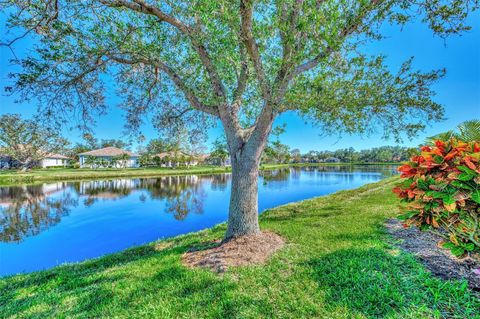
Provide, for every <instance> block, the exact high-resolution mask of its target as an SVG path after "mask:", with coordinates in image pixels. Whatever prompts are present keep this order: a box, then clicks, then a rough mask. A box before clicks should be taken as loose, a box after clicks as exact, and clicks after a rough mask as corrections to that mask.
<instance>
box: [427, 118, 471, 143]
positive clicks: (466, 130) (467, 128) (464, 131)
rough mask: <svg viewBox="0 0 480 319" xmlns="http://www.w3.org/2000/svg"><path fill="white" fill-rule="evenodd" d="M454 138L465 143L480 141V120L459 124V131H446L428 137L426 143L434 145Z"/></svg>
mask: <svg viewBox="0 0 480 319" xmlns="http://www.w3.org/2000/svg"><path fill="white" fill-rule="evenodd" d="M452 137H453V138H456V139H459V140H462V141H464V142H472V141H480V120H470V121H465V122H462V123H460V124H458V126H457V131H446V132H443V133H439V134H437V135H434V136H430V137H427V139H426V140H425V143H426V144H428V145H433V144H434V143H435V141H437V140H441V141H448V140H449V139H451V138H452Z"/></svg>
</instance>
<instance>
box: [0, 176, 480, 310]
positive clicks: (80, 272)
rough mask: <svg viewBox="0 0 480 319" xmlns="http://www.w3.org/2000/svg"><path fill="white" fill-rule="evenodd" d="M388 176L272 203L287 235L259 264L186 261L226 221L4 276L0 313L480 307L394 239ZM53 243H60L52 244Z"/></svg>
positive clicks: (268, 217) (271, 219) (268, 216)
mask: <svg viewBox="0 0 480 319" xmlns="http://www.w3.org/2000/svg"><path fill="white" fill-rule="evenodd" d="M395 181H396V180H395V178H393V179H387V180H384V181H382V182H379V183H375V184H370V185H367V186H364V187H361V188H359V189H356V190H351V191H342V192H339V193H336V194H333V195H330V196H325V197H319V198H316V199H312V200H306V201H303V202H298V203H294V204H290V205H286V206H281V207H278V208H275V209H271V210H269V211H268V212H266V213H264V214H263V215H262V216H261V226H262V228H263V229H269V230H271V231H274V232H277V233H278V234H280V235H282V236H283V237H284V238H285V239H286V240H287V244H286V246H285V247H284V248H283V249H282V250H280V251H279V252H278V253H277V254H276V255H275V256H274V257H273V258H272V259H271V260H270V261H269V262H268V263H267V264H266V265H262V266H250V267H243V268H237V269H230V270H229V271H227V272H226V273H225V274H223V275H217V274H214V273H212V272H210V271H207V270H201V269H188V268H186V267H184V266H183V265H182V264H181V262H180V258H181V255H182V253H184V252H185V251H186V250H187V249H189V248H190V247H192V246H201V245H204V244H206V243H207V242H208V241H210V240H212V239H216V238H221V237H222V235H223V233H224V231H225V225H220V226H217V227H215V228H213V229H210V230H205V231H202V232H199V233H194V234H189V235H185V236H181V237H176V238H173V239H170V240H167V241H162V242H157V243H152V244H149V245H145V246H141V247H138V248H134V249H130V250H127V251H124V252H122V253H118V254H113V255H108V256H106V257H103V258H98V259H94V260H90V261H86V262H84V263H80V264H73V265H65V266H61V267H58V268H54V269H52V270H49V271H43V272H37V273H32V274H29V275H19V276H13V277H8V278H5V279H1V280H0V317H1V318H37V317H38V318H40V317H52V318H62V317H68V318H100V317H102V318H103V317H115V318H139V317H140V318H312V317H320V318H480V299H478V295H477V296H475V295H474V294H473V293H472V292H471V291H470V290H469V289H468V288H467V284H466V282H463V281H444V280H441V279H438V278H435V277H433V276H432V275H431V274H430V273H429V272H427V271H426V270H425V268H424V267H423V266H422V265H421V264H419V263H418V262H417V261H416V260H415V259H414V258H413V257H412V256H411V255H409V254H405V253H402V252H400V251H399V250H397V249H395V248H394V247H392V246H391V245H390V244H389V241H390V240H391V239H389V238H388V236H387V235H386V234H385V232H384V230H383V222H384V220H385V219H386V218H388V217H391V216H395V215H396V214H397V205H398V201H397V199H396V198H395V197H394V195H393V194H392V193H391V188H392V186H393V184H394V183H395ZM52 249H55V247H52Z"/></svg>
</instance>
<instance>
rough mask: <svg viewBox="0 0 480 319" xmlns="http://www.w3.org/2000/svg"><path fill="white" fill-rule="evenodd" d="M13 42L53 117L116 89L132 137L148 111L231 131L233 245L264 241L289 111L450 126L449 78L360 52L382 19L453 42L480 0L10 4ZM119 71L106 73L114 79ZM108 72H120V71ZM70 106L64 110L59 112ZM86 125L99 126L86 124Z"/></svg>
mask: <svg viewBox="0 0 480 319" xmlns="http://www.w3.org/2000/svg"><path fill="white" fill-rule="evenodd" d="M3 3H6V8H5V9H8V10H10V11H9V12H12V14H11V15H10V18H9V21H8V24H9V26H11V27H12V30H17V31H18V30H20V33H19V34H18V36H17V37H13V38H14V40H9V39H5V40H4V45H8V46H10V47H12V44H13V43H14V41H15V39H20V38H22V37H23V36H24V35H25V34H26V33H29V32H30V33H33V32H35V33H36V34H37V36H38V37H39V39H40V42H39V44H38V46H36V53H35V54H32V55H31V56H29V57H27V58H25V59H23V60H21V61H18V62H19V64H20V65H21V66H22V67H23V71H22V72H21V73H19V74H15V75H14V80H15V84H14V85H13V87H10V88H7V89H8V90H9V91H12V92H16V93H18V94H19V95H20V96H23V97H30V96H35V97H37V98H38V101H39V105H40V110H41V112H42V113H43V114H45V115H48V116H53V117H56V116H58V115H62V114H65V112H66V113H69V111H70V112H73V113H74V114H79V115H80V116H81V120H82V122H81V123H89V122H90V121H91V120H92V119H93V116H92V114H94V113H92V112H100V113H101V112H103V111H105V109H106V108H107V106H106V103H105V98H104V96H105V89H106V88H107V87H111V83H110V82H111V81H115V86H116V87H117V90H118V92H117V93H118V95H119V96H121V97H122V98H123V102H122V103H121V107H123V108H124V109H126V110H127V112H128V116H127V118H128V126H129V128H133V129H135V128H138V127H139V126H140V124H142V121H143V119H145V117H144V115H149V117H148V118H150V119H153V124H154V125H155V126H156V127H157V128H159V129H160V130H165V129H167V128H168V129H173V130H176V129H180V128H182V127H185V126H187V127H189V129H190V131H191V132H192V133H195V132H196V133H199V132H200V133H202V132H205V131H206V128H207V127H208V125H209V124H211V123H215V122H216V121H219V122H221V124H222V126H223V129H224V131H225V135H226V138H227V144H228V150H229V153H230V157H231V164H232V196H231V199H230V208H229V218H228V230H227V233H226V236H225V237H226V239H229V238H231V237H236V236H241V235H248V234H253V233H257V232H259V225H258V205H257V178H258V165H259V162H260V158H261V155H262V152H263V150H264V148H265V145H266V143H267V140H268V136H269V134H270V131H271V129H272V124H273V121H274V120H275V118H277V117H278V115H279V114H281V113H283V112H287V111H295V112H298V113H299V114H301V115H303V116H305V117H306V118H307V119H311V120H312V121H313V122H315V123H317V124H319V125H320V126H322V128H323V130H324V132H325V133H341V132H347V133H367V134H368V133H370V132H373V131H375V130H377V129H380V130H382V132H383V133H384V135H385V136H386V137H388V136H395V137H399V136H400V135H401V134H402V133H407V135H408V136H412V135H414V134H415V133H416V132H418V131H419V130H421V129H422V128H423V127H424V125H425V122H427V121H431V120H438V119H440V118H442V108H441V106H440V105H438V104H437V103H435V102H434V101H433V100H432V99H431V97H432V95H433V92H432V91H431V89H430V86H431V84H432V83H434V82H435V81H436V80H438V79H439V78H440V77H441V76H442V75H443V70H440V71H432V72H426V73H423V72H420V71H415V70H413V69H412V60H408V61H406V62H405V63H404V64H402V66H401V67H400V68H399V70H398V72H391V71H390V68H388V67H387V66H386V64H385V58H384V57H383V56H373V57H372V56H368V55H367V54H365V53H362V49H363V48H362V43H365V42H366V41H373V40H379V39H381V35H380V34H379V32H378V30H379V27H380V26H381V25H382V24H383V23H397V24H405V23H407V22H408V21H409V20H410V19H412V18H418V17H421V19H423V21H424V22H426V23H427V24H428V26H429V27H430V28H431V29H432V30H433V32H434V33H435V34H437V35H439V36H441V37H446V36H448V35H450V34H456V33H459V32H461V31H463V30H466V29H468V26H466V25H465V19H466V16H467V14H468V13H469V11H471V10H474V9H476V8H477V7H478V2H477V1H445V3H444V2H443V1H433V2H432V1H405V0H401V1H381V0H369V1H367V0H361V1H351V0H341V1H317V0H295V1H294V0H278V1H273V0H272V1H253V0H239V1H231V0H208V1H207V0H205V1H203V0H202V1H182V0H179V1H160V0H91V1H74V2H71V1H66V0H31V1H23V0H21V1H20V0H9V1H6V2H5V1H4V2H3ZM105 75H107V76H105ZM108 75H109V76H108ZM59 109H61V110H62V112H58V110H59ZM85 125H87V124H85Z"/></svg>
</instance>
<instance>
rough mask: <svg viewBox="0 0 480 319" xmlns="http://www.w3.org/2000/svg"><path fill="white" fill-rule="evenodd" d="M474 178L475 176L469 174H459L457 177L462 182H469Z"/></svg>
mask: <svg viewBox="0 0 480 319" xmlns="http://www.w3.org/2000/svg"><path fill="white" fill-rule="evenodd" d="M474 177H475V175H473V174H469V173H461V174H460V175H458V179H459V180H461V181H463V182H466V181H470V180H472V179H473V178H474Z"/></svg>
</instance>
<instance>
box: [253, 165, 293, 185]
mask: <svg viewBox="0 0 480 319" xmlns="http://www.w3.org/2000/svg"><path fill="white" fill-rule="evenodd" d="M290 173H291V168H279V169H274V170H271V171H261V172H260V176H261V177H262V178H263V183H264V184H265V183H268V182H274V181H275V182H282V181H286V180H288V179H289V178H290Z"/></svg>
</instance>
